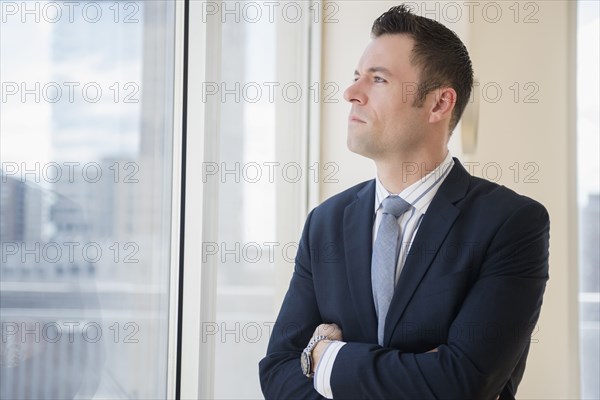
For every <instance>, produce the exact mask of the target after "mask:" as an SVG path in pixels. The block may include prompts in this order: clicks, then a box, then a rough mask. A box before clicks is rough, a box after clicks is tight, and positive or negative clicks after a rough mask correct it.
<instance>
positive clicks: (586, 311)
mask: <svg viewBox="0 0 600 400" xmlns="http://www.w3.org/2000/svg"><path fill="white" fill-rule="evenodd" d="M577 4H578V13H577V19H578V21H577V57H578V59H577V147H578V154H577V160H578V171H577V174H578V188H579V193H578V200H579V201H578V202H579V227H580V232H579V269H580V272H579V343H580V359H581V396H582V398H584V399H599V398H600V382H599V381H598V376H600V255H599V250H598V243H600V230H599V225H600V162H599V158H600V156H599V154H598V153H599V151H600V150H599V149H600V140H599V136H600V134H599V132H600V125H599V116H598V109H599V108H600V103H599V102H598V87H599V81H598V70H599V68H600V63H599V61H598V60H599V48H600V44H599V43H598V38H599V37H600V36H599V35H600V34H599V30H598V25H599V17H598V16H599V8H598V2H596V1H579V2H578V3H577Z"/></svg>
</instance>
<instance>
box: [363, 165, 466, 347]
mask: <svg viewBox="0 0 600 400" xmlns="http://www.w3.org/2000/svg"><path fill="white" fill-rule="evenodd" d="M454 163H455V164H454V166H453V167H452V170H451V171H450V173H449V174H448V176H447V177H446V179H445V180H444V182H443V183H442V185H441V186H440V188H439V189H438V192H437V193H436V195H435V197H434V198H433V200H432V202H431V204H430V205H429V208H428V209H427V212H426V213H425V216H424V217H423V220H422V221H421V225H420V226H419V230H418V231H417V235H416V237H415V240H414V242H413V244H412V245H411V247H410V251H409V253H408V256H407V258H406V261H405V263H404V268H402V272H401V274H400V278H399V280H398V285H397V286H396V289H395V291H394V297H393V298H392V302H391V304H390V308H389V310H388V314H387V317H386V329H385V334H384V344H386V345H388V344H389V341H390V339H391V337H392V334H393V332H394V329H395V327H396V325H397V323H398V322H399V320H400V318H401V317H402V314H403V312H404V310H405V309H406V306H407V305H408V302H409V301H410V299H411V298H412V295H413V293H414V292H415V290H416V289H417V287H418V286H419V284H420V283H421V280H422V279H423V276H424V275H425V273H426V272H427V270H428V269H429V267H430V265H431V262H432V261H433V258H434V257H435V255H436V254H437V252H438V251H439V249H440V246H441V244H442V242H443V241H444V238H445V237H446V235H447V234H448V231H449V230H450V228H451V227H452V224H453V223H454V221H455V220H456V217H458V215H459V213H460V210H459V209H458V208H457V207H456V206H455V205H454V204H455V203H456V202H457V201H458V200H460V199H462V198H463V197H464V195H465V194H466V191H467V189H468V186H469V178H470V175H469V174H468V173H467V171H466V170H465V169H464V168H463V166H462V165H461V164H460V162H459V161H458V160H457V159H456V158H455V159H454ZM369 282H370V281H369Z"/></svg>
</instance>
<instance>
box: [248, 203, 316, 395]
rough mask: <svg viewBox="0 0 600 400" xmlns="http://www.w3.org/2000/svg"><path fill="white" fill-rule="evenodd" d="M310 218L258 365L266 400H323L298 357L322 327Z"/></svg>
mask: <svg viewBox="0 0 600 400" xmlns="http://www.w3.org/2000/svg"><path fill="white" fill-rule="evenodd" d="M311 217H312V212H311V213H310V214H309V215H308V217H307V219H306V223H305V226H304V231H303V233H302V238H301V240H300V243H299V245H298V252H297V255H296V263H295V269H294V273H293V275H292V280H291V282H290V287H289V289H288V291H287V294H286V296H285V299H284V301H283V305H282V306H281V311H280V312H279V316H278V317H277V321H276V322H275V325H274V326H273V331H272V333H271V339H270V341H269V346H268V348H267V355H266V357H265V358H263V359H262V360H261V361H260V363H259V375H260V384H261V388H262V391H263V394H264V395H265V398H266V399H267V400H268V399H323V397H322V396H321V395H320V394H319V393H318V392H317V391H316V390H315V389H314V386H313V380H312V379H308V378H306V377H305V376H304V375H303V374H302V369H301V367H300V354H301V353H302V350H303V349H304V348H305V347H306V345H307V343H308V341H309V340H310V338H311V337H312V334H313V332H314V330H315V329H316V327H317V326H318V325H319V324H321V323H322V320H321V316H320V313H319V308H318V306H317V301H316V298H315V292H314V286H313V279H312V273H311V265H310V254H311V250H310V248H309V241H308V231H309V227H310V220H311Z"/></svg>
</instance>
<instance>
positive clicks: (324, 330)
mask: <svg viewBox="0 0 600 400" xmlns="http://www.w3.org/2000/svg"><path fill="white" fill-rule="evenodd" d="M315 336H327V339H329V340H343V339H342V330H341V329H340V327H339V326H337V325H336V324H321V325H319V326H317V329H315V332H314V333H313V337H315Z"/></svg>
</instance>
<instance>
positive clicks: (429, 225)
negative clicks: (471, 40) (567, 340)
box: [259, 6, 549, 400]
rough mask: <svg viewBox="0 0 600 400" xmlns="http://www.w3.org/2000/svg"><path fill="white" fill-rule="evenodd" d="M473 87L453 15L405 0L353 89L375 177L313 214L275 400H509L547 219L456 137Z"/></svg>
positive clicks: (271, 368)
mask: <svg viewBox="0 0 600 400" xmlns="http://www.w3.org/2000/svg"><path fill="white" fill-rule="evenodd" d="M472 84H473V71H472V66H471V61H470V59H469V55H468V53H467V50H466V48H465V46H464V45H463V43H462V42H461V41H460V39H459V38H458V37H457V36H456V35H455V34H454V33H453V32H452V31H450V30H449V29H447V28H446V27H444V26H443V25H441V24H439V23H437V22H435V21H433V20H430V19H427V18H423V17H420V16H416V15H414V14H412V13H411V12H410V11H409V10H408V9H407V8H405V7H404V6H398V7H393V8H392V9H390V10H389V11H388V12H386V13H384V14H383V15H381V17H379V18H378V19H377V20H375V22H374V24H373V28H372V41H371V42H370V44H369V45H368V46H367V47H366V49H365V51H364V53H363V55H362V57H361V58H360V60H359V62H358V65H357V67H356V71H355V73H354V83H353V84H351V85H350V87H348V88H347V89H346V91H345V93H344V97H345V99H346V100H347V101H348V102H349V103H350V104H351V109H350V114H349V118H348V141H347V144H348V148H349V149H350V150H351V151H353V152H355V153H357V154H360V155H363V156H365V157H368V158H370V159H372V160H373V161H374V162H375V165H376V168H377V175H376V177H375V179H373V180H370V181H367V182H364V183H361V184H359V185H357V186H354V187H352V188H350V189H348V190H346V191H344V192H342V193H340V194H338V195H336V196H333V197H332V198H330V199H328V200H327V201H325V202H324V203H322V204H321V205H320V206H318V207H316V208H315V209H314V210H312V211H311V212H310V214H309V215H308V217H307V220H306V224H305V226H304V231H303V233H302V237H301V240H300V245H299V249H298V253H297V256H296V261H295V269H294V273H293V276H292V279H291V282H290V287H289V290H288V292H287V295H286V296H285V299H284V302H283V305H282V307H281V311H280V313H279V316H278V318H277V321H276V324H275V326H274V328H273V331H272V335H271V339H270V342H269V346H268V349H267V355H266V357H265V358H264V359H263V360H261V362H260V365H259V369H260V381H261V386H262V390H263V393H264V395H265V397H266V398H267V399H292V398H298V399H316V398H323V397H326V398H334V399H351V398H356V399H441V398H443V399H461V400H462V399H498V398H499V399H513V398H514V396H515V393H516V390H517V386H518V385H519V382H520V381H521V378H522V376H523V372H524V369H525V361H526V358H527V354H528V350H529V342H530V336H531V333H532V330H533V328H534V326H535V324H536V322H537V319H538V317H539V313H540V308H541V305H542V296H543V293H544V289H545V285H546V281H547V280H548V241H549V218H548V214H547V212H546V210H545V208H544V207H543V206H542V205H540V204H539V203H537V202H536V201H534V200H532V199H529V198H527V197H524V196H521V195H518V194H517V193H515V192H513V191H511V190H509V189H507V188H505V187H503V186H499V185H496V184H494V183H491V182H488V181H486V180H483V179H479V178H475V177H472V176H470V175H469V174H468V173H467V171H466V170H465V169H464V168H463V166H462V165H461V163H460V162H459V160H457V159H456V158H453V157H452V156H451V155H450V154H449V152H448V148H447V144H448V140H449V138H450V135H451V133H452V131H453V129H454V128H455V127H456V124H457V123H458V121H459V119H460V117H461V115H462V113H463V111H464V108H465V106H466V104H467V102H468V99H469V95H470V93H471V89H472Z"/></svg>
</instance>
